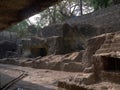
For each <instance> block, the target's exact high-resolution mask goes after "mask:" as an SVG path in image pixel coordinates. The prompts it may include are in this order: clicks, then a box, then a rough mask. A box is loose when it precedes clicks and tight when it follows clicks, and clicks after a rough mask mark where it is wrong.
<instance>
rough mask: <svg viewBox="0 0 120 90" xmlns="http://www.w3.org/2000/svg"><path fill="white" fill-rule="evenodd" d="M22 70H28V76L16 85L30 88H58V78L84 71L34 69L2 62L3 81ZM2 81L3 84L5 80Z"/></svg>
mask: <svg viewBox="0 0 120 90" xmlns="http://www.w3.org/2000/svg"><path fill="white" fill-rule="evenodd" d="M19 70H20V71H19ZM21 71H25V72H27V73H28V76H26V77H25V78H23V79H22V80H21V81H19V82H18V83H17V84H16V85H15V86H19V87H24V88H30V90H56V89H57V87H56V84H57V81H58V80H61V79H64V78H66V77H70V76H75V75H78V74H81V75H82V73H72V72H63V71H53V70H46V69H34V68H29V67H21V66H13V65H3V64H0V74H1V76H2V74H3V75H5V76H6V77H4V78H3V77H2V79H3V80H2V81H4V83H7V82H9V81H10V80H12V79H13V78H16V77H18V76H19V75H20V74H21V73H22V72H21ZM1 83H2V84H3V82H1Z"/></svg>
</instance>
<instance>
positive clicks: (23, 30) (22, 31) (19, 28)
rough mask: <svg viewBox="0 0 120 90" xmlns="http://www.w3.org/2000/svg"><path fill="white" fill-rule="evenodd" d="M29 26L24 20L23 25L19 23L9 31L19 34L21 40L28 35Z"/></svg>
mask: <svg viewBox="0 0 120 90" xmlns="http://www.w3.org/2000/svg"><path fill="white" fill-rule="evenodd" d="M28 25H29V24H28V23H27V21H26V20H24V21H22V22H21V23H18V24H17V25H14V26H12V27H11V28H9V29H8V31H10V32H15V33H17V36H18V38H21V37H24V36H25V35H27V34H28V31H27V27H28Z"/></svg>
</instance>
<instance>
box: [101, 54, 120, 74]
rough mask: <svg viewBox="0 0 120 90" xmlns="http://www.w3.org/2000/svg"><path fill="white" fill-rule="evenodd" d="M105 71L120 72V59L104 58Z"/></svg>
mask: <svg viewBox="0 0 120 90" xmlns="http://www.w3.org/2000/svg"><path fill="white" fill-rule="evenodd" d="M102 63H103V69H104V71H107V72H120V58H114V57H105V56H104V57H102Z"/></svg>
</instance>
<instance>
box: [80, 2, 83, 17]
mask: <svg viewBox="0 0 120 90" xmlns="http://www.w3.org/2000/svg"><path fill="white" fill-rule="evenodd" d="M80 15H81V16H82V15H83V9H82V0H80Z"/></svg>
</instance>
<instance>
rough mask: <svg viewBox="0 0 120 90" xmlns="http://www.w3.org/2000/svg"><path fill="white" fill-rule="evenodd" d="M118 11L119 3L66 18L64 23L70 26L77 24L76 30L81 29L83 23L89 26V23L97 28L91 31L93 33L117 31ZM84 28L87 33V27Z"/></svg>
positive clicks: (119, 21)
mask: <svg viewBox="0 0 120 90" xmlns="http://www.w3.org/2000/svg"><path fill="white" fill-rule="evenodd" d="M119 12H120V4H119V5H116V6H112V7H108V8H105V9H101V10H98V11H96V12H93V13H90V14H87V15H83V16H80V17H75V18H71V19H70V20H67V21H66V23H68V24H69V25H70V26H77V28H78V30H81V25H84V24H86V25H89V26H90V25H91V26H92V27H94V28H97V29H96V30H95V31H94V32H93V33H94V35H100V34H104V33H110V32H115V31H119V28H120V13H119ZM86 30H88V31H87V32H86V33H88V32H89V29H85V31H86ZM90 32H91V31H90ZM90 32H89V33H90ZM93 33H92V34H93Z"/></svg>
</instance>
